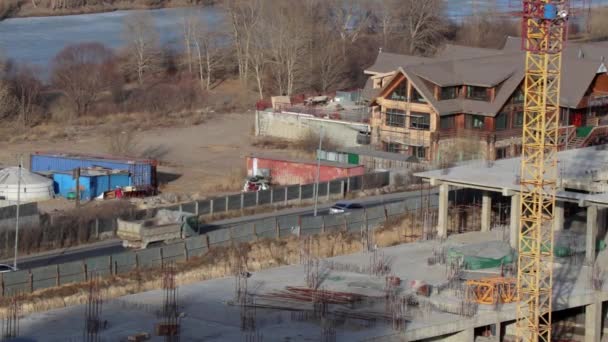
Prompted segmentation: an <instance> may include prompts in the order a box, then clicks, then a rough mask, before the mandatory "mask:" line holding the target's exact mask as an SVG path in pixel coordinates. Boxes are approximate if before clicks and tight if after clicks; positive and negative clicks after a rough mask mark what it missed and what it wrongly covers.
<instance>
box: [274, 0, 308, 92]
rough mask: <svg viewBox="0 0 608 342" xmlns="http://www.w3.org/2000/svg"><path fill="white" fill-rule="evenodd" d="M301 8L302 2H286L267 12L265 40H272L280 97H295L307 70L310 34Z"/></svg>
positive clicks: (275, 76)
mask: <svg viewBox="0 0 608 342" xmlns="http://www.w3.org/2000/svg"><path fill="white" fill-rule="evenodd" d="M301 6H302V4H301V3H300V2H296V1H283V2H280V3H276V4H275V6H272V7H270V6H269V7H267V8H265V11H264V24H263V25H264V27H265V28H264V29H263V31H264V32H265V34H264V37H265V39H266V40H267V41H268V57H269V62H270V63H271V64H272V67H271V70H272V74H273V77H274V80H275V86H276V88H277V90H278V91H279V93H280V94H285V95H291V94H293V92H294V90H296V89H297V87H298V86H299V85H300V84H297V81H298V80H299V79H300V76H301V74H302V71H303V70H305V68H304V65H305V63H304V61H305V58H306V54H307V53H308V51H307V46H308V44H307V42H308V39H309V38H308V37H307V32H309V31H308V30H306V21H305V20H303V16H302V15H300V14H301V13H302V10H303V9H302V7H301Z"/></svg>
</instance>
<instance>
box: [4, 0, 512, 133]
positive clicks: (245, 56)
mask: <svg viewBox="0 0 608 342" xmlns="http://www.w3.org/2000/svg"><path fill="white" fill-rule="evenodd" d="M36 1H40V2H39V3H40V4H41V3H42V2H41V0H36ZM49 1H50V0H49ZM79 1H85V0H79ZM86 1H93V0H86ZM443 4H444V2H443V0H425V1H419V0H224V1H222V3H221V5H218V6H221V9H222V10H223V11H222V12H223V14H224V18H223V21H222V23H221V24H219V25H214V26H212V25H210V24H209V23H207V22H205V21H203V20H202V18H201V16H200V15H198V13H197V11H196V10H194V9H193V10H191V11H189V13H190V14H187V15H184V16H183V17H182V18H181V19H180V20H179V22H176V24H175V26H174V32H175V33H178V36H179V37H180V41H181V43H180V44H179V48H177V49H176V48H173V47H171V46H168V45H163V44H162V43H161V41H160V38H159V32H157V30H156V27H155V24H154V18H153V17H152V16H151V15H150V14H149V13H146V12H134V13H133V14H130V15H128V16H127V17H126V18H125V20H124V23H123V39H124V46H123V47H121V48H120V49H116V50H113V49H110V48H108V47H106V46H104V45H103V44H100V43H98V42H88V43H79V44H74V45H70V46H66V47H65V48H64V49H63V50H62V51H60V52H59V53H58V54H57V55H56V56H55V57H54V59H53V61H52V62H51V63H50V77H49V79H48V80H45V81H42V80H41V79H39V78H38V75H39V74H40V70H36V68H35V67H32V66H28V65H25V64H21V63H15V62H11V61H10V60H4V61H3V62H0V119H10V120H13V121H15V122H18V123H20V124H21V125H23V126H31V125H34V124H37V123H39V122H40V121H43V120H45V119H48V118H49V117H50V116H55V115H56V114H57V113H63V114H64V115H66V116H68V117H78V116H84V115H89V114H90V115H102V114H109V113H117V112H151V113H158V114H167V113H170V112H174V111H184V110H192V109H196V108H199V107H200V106H202V105H205V104H208V103H209V102H211V101H212V100H214V99H215V100H217V98H218V96H216V95H217V94H215V95H214V96H208V94H209V93H210V92H213V91H214V88H215V87H216V86H217V85H218V84H220V83H221V82H222V81H223V80H225V79H230V78H234V79H238V80H239V81H240V82H239V84H240V86H241V87H242V91H241V92H242V93H243V94H255V95H252V97H253V98H249V99H248V101H249V104H251V102H252V101H254V100H255V97H257V98H259V99H262V98H265V97H267V96H269V95H293V94H298V93H304V92H307V93H323V92H328V91H331V90H336V89H344V88H357V87H361V86H362V85H363V84H364V82H365V75H364V74H363V72H362V71H363V70H364V69H365V67H368V66H369V65H370V64H372V63H373V61H374V60H375V58H376V56H377V54H378V50H379V48H383V49H384V51H389V52H398V53H406V54H414V55H432V54H433V53H435V51H436V50H437V49H438V48H439V47H440V46H441V45H442V44H443V43H444V42H445V41H446V40H457V41H462V42H466V43H468V44H470V45H477V46H485V42H487V41H490V42H492V44H496V43H495V41H500V39H495V37H498V36H500V35H502V36H504V35H505V34H516V33H517V32H516V30H517V25H516V24H515V23H512V25H511V26H509V25H508V23H498V24H497V25H495V26H492V25H491V24H490V23H489V22H488V21H485V20H479V21H471V23H468V24H466V25H454V24H453V23H451V22H449V20H447V19H445V18H446V16H445V13H444V8H443ZM490 26H492V27H490ZM509 27H511V28H509ZM480 28H483V30H480ZM507 29H510V30H512V31H513V30H514V32H510V31H509V32H506V31H505V30H507ZM492 35H494V36H492ZM501 39H502V38H501ZM230 101H234V100H233V99H231V100H226V101H224V102H226V103H228V102H230ZM226 103H224V105H227V104H226ZM227 106H228V107H230V106H229V105H227Z"/></svg>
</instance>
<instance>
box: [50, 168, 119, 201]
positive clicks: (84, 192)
mask: <svg viewBox="0 0 608 342" xmlns="http://www.w3.org/2000/svg"><path fill="white" fill-rule="evenodd" d="M53 182H54V184H53V185H54V187H55V193H56V194H59V195H60V196H62V197H68V194H69V193H70V192H73V193H76V180H75V179H74V178H73V177H72V173H71V172H65V173H61V172H59V173H54V174H53ZM79 185H80V199H82V200H90V199H94V198H95V197H97V196H99V195H101V194H102V193H104V192H105V191H108V190H114V189H116V187H125V186H129V185H131V181H130V179H129V174H128V173H126V172H123V173H108V174H87V172H85V171H84V170H83V171H82V174H81V176H80V184H79Z"/></svg>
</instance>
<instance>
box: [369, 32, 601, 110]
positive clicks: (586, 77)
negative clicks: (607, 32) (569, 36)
mask: <svg viewBox="0 0 608 342" xmlns="http://www.w3.org/2000/svg"><path fill="white" fill-rule="evenodd" d="M385 54H387V53H385V52H382V53H380V54H379V56H378V59H377V60H376V63H375V64H374V65H373V66H372V67H370V68H369V69H368V72H372V71H374V72H377V73H380V72H388V71H389V70H390V68H391V67H393V66H395V65H399V66H398V67H397V68H396V69H394V70H398V71H400V72H402V73H403V74H404V75H406V76H407V78H408V79H410V80H411V82H412V85H413V86H414V87H415V88H416V89H417V90H418V91H419V92H420V93H421V94H422V96H424V97H425V98H426V99H427V101H429V103H430V105H431V106H433V107H434V108H435V110H436V111H437V112H438V113H439V115H450V114H455V113H470V114H479V115H485V116H495V115H496V114H497V113H498V112H499V111H500V110H501V109H502V107H503V106H504V105H505V103H506V102H507V100H508V99H509V98H510V96H511V95H512V94H513V92H514V91H515V90H516V89H517V87H518V86H519V85H520V84H521V82H522V81H523V79H524V60H525V58H524V56H525V55H524V52H523V51H521V38H514V37H509V38H507V41H506V43H505V46H504V48H503V49H502V50H493V49H480V48H469V47H464V46H455V45H449V46H446V47H445V48H444V49H443V50H441V51H440V52H439V53H438V55H437V56H436V57H435V58H425V57H413V56H405V55H396V54H389V55H390V56H389V57H388V58H387V57H385V56H381V55H385ZM399 56H400V57H399ZM603 56H608V42H600V43H586V44H581V43H570V42H568V44H567V45H566V49H565V50H564V55H563V63H562V65H563V66H562V70H563V73H562V82H561V97H560V101H561V102H560V104H561V106H562V107H571V108H576V107H577V106H578V104H579V103H580V101H581V100H582V98H583V96H584V95H585V92H586V91H587V89H588V88H589V86H590V85H591V82H592V81H593V79H594V78H595V76H596V74H597V73H598V70H599V69H600V67H601V66H602V63H603V60H604V57H603ZM400 58H401V61H402V62H401V63H399V59H400ZM416 61H418V62H416ZM423 80H426V81H428V82H431V83H433V84H436V85H439V86H441V87H446V86H456V85H473V86H481V87H495V86H498V87H497V93H496V98H495V100H494V101H493V102H485V101H476V100H468V99H454V100H444V101H438V100H436V99H435V97H434V96H433V89H430V88H429V87H428V86H427V82H423ZM391 83H392V82H389V84H388V85H386V86H385V89H386V88H388V87H390V86H391Z"/></svg>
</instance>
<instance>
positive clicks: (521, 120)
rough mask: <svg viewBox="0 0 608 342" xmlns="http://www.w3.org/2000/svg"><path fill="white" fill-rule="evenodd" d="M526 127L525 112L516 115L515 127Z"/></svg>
mask: <svg viewBox="0 0 608 342" xmlns="http://www.w3.org/2000/svg"><path fill="white" fill-rule="evenodd" d="M523 125H524V112H517V113H515V121H513V127H521V126H523Z"/></svg>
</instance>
